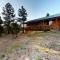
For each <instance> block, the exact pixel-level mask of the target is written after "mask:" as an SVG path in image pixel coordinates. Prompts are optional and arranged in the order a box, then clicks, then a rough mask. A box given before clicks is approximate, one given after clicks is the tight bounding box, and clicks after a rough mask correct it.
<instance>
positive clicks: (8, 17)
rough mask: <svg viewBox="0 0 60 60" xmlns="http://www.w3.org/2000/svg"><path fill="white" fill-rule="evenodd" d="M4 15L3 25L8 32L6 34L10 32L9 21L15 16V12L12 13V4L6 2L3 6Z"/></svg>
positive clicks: (12, 20)
mask: <svg viewBox="0 0 60 60" xmlns="http://www.w3.org/2000/svg"><path fill="white" fill-rule="evenodd" d="M2 14H3V15H4V19H5V21H4V24H5V27H6V31H7V32H8V34H9V33H10V31H11V30H10V29H11V26H10V25H11V23H12V22H14V17H15V14H14V8H13V7H12V5H11V4H10V3H7V4H6V5H5V7H3V13H2Z"/></svg>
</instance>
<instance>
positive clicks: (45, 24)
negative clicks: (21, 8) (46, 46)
mask: <svg viewBox="0 0 60 60" xmlns="http://www.w3.org/2000/svg"><path fill="white" fill-rule="evenodd" d="M25 24H26V25H27V26H26V28H25V30H26V31H60V14H56V15H51V16H46V17H42V18H39V19H34V20H30V21H27V22H25Z"/></svg>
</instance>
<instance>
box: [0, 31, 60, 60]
mask: <svg viewBox="0 0 60 60" xmlns="http://www.w3.org/2000/svg"><path fill="white" fill-rule="evenodd" d="M0 60H60V32H39V31H38V32H35V31H34V32H28V33H25V34H19V35H18V37H17V38H15V37H14V36H13V35H8V36H4V37H1V38H0Z"/></svg>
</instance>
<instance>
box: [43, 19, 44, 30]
mask: <svg viewBox="0 0 60 60" xmlns="http://www.w3.org/2000/svg"><path fill="white" fill-rule="evenodd" d="M43 31H44V20H43Z"/></svg>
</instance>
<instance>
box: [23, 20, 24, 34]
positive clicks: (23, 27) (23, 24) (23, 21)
mask: <svg viewBox="0 0 60 60" xmlns="http://www.w3.org/2000/svg"><path fill="white" fill-rule="evenodd" d="M23 33H24V21H23Z"/></svg>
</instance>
